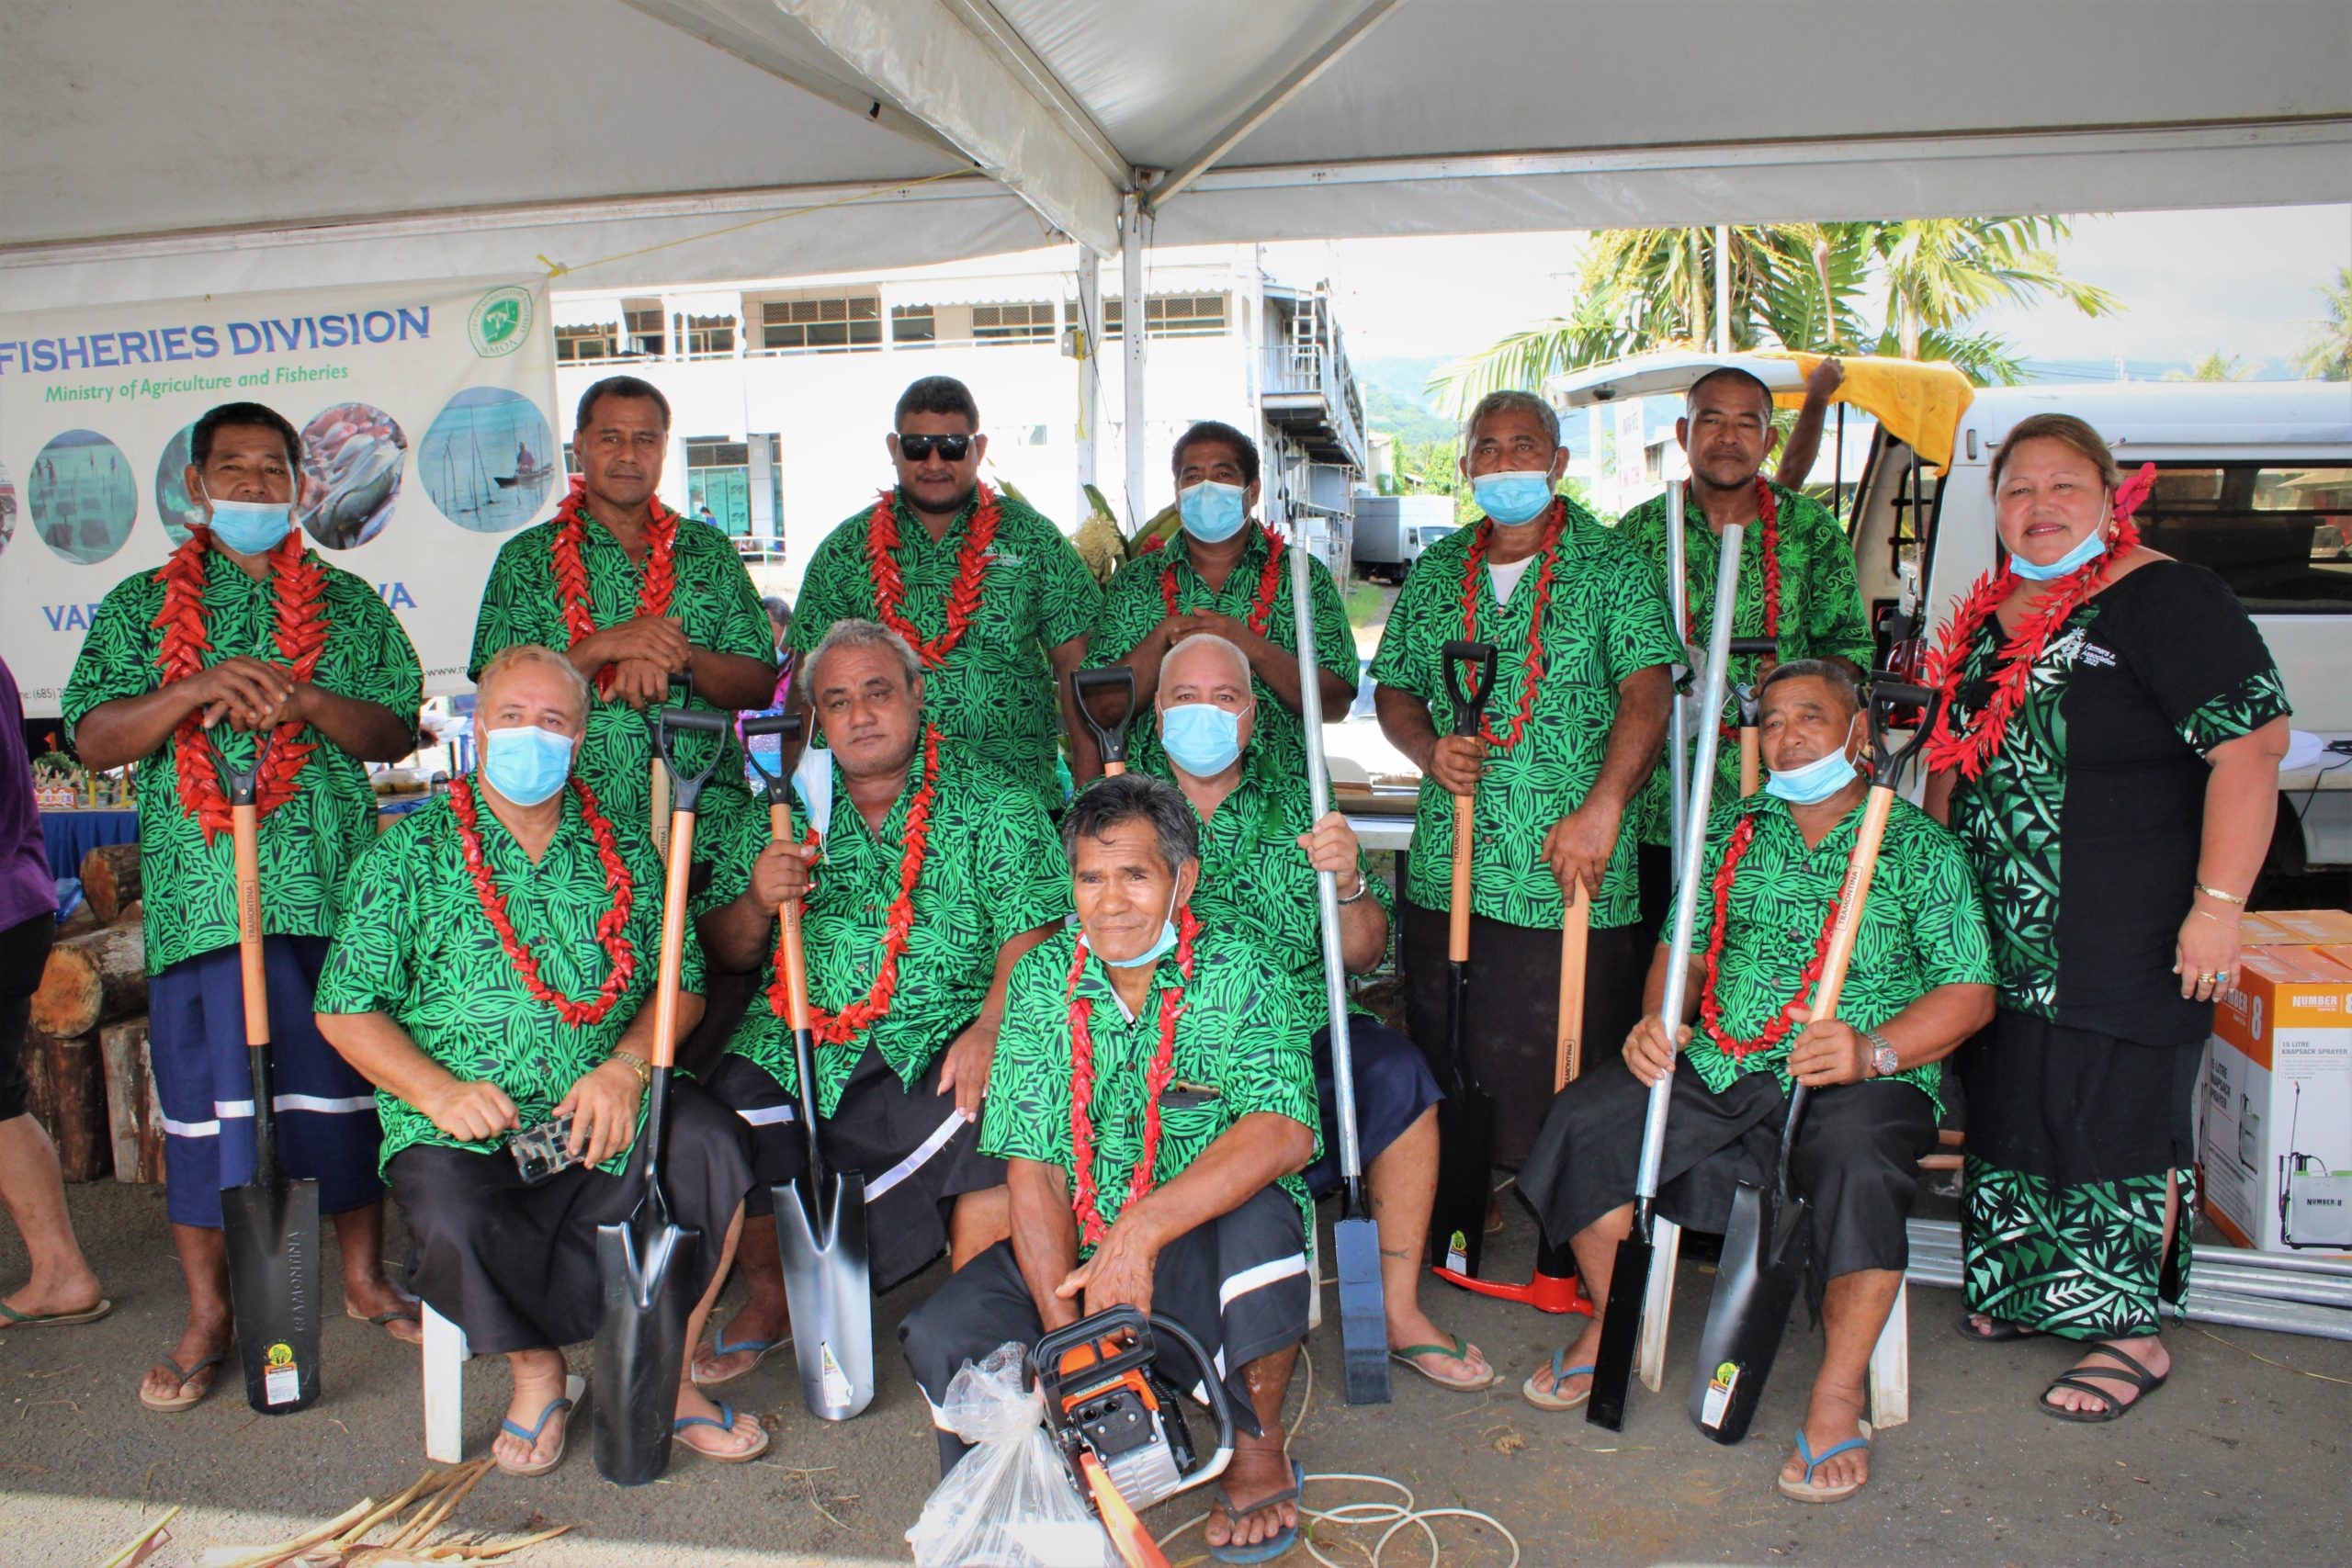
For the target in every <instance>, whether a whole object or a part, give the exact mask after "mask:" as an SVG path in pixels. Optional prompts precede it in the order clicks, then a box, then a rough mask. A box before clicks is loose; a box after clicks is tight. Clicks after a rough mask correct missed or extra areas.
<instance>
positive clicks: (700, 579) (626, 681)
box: [466, 376, 775, 840]
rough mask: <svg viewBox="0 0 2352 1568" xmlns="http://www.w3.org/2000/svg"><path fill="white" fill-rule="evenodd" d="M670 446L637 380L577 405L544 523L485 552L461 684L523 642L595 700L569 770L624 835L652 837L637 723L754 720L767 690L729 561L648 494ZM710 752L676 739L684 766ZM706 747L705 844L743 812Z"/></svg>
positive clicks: (746, 807) (735, 769)
mask: <svg viewBox="0 0 2352 1568" xmlns="http://www.w3.org/2000/svg"><path fill="white" fill-rule="evenodd" d="M669 445H670V402H669V400H668V399H666V398H664V397H663V396H662V392H661V389H659V388H657V387H655V386H654V385H653V384H652V383H651V382H650V381H641V380H639V379H638V378H636V377H634V376H608V377H606V378H605V379H604V380H601V381H599V382H597V383H596V384H595V385H594V386H593V387H591V388H589V389H587V390H586V391H585V392H583V393H582V394H581V396H580V412H579V419H578V422H577V427H576V428H575V429H574V431H573V432H572V436H571V449H572V454H573V456H574V457H576V458H577V459H578V461H579V464H580V475H579V478H578V479H574V480H573V481H572V487H571V494H569V495H567V496H565V497H564V499H563V504H562V505H561V506H560V507H558V508H557V509H556V514H555V515H554V516H553V517H552V518H550V519H549V520H548V521H547V522H545V523H542V524H540V525H538V526H537V527H536V528H526V529H525V530H523V532H521V533H519V534H517V535H515V536H514V537H513V538H512V539H509V540H508V541H507V542H506V544H505V546H504V547H503V548H501V549H500V550H499V552H498V562H497V564H496V565H494V566H492V568H491V570H490V581H489V582H488V583H487V584H485V585H484V586H483V588H482V594H481V618H480V619H479V620H477V621H476V622H475V623H474V647H473V655H472V657H471V659H470V660H469V662H468V669H467V671H466V672H467V675H468V676H469V678H470V679H472V680H475V681H480V680H481V672H482V671H483V670H484V669H485V668H487V667H488V666H489V663H490V661H491V660H492V658H493V657H494V656H496V655H497V654H498V653H499V652H500V651H501V650H503V649H509V648H514V647H516V646H518V645H520V644H524V643H530V644H533V645H535V646H538V647H545V648H552V649H556V650H557V651H558V652H560V653H564V654H566V655H567V656H568V657H570V659H571V663H572V667H573V668H574V669H576V670H578V671H580V672H581V673H582V675H584V676H586V677H587V678H588V680H589V681H590V682H592V683H593V684H594V687H595V690H596V694H597V698H598V701H597V702H596V703H595V704H594V706H593V707H592V708H591V709H590V711H589V715H588V735H587V739H585V740H584V741H582V743H581V748H580V756H579V760H578V761H577V763H576V764H575V766H576V769H577V772H578V773H579V774H580V776H581V777H582V778H583V779H585V780H587V781H588V784H589V785H590V787H591V788H593V789H594V790H595V792H596V798H597V799H598V800H599V801H601V802H603V803H604V808H605V812H606V813H607V814H608V815H609V816H610V817H611V818H612V819H613V822H614V823H615V824H616V826H617V827H618V828H619V829H621V830H622V831H624V832H629V833H646V832H650V831H651V830H652V828H653V826H654V824H653V820H652V819H653V785H652V779H653V730H652V726H651V720H652V716H653V715H652V710H654V709H656V708H659V707H661V706H662V705H665V704H666V705H673V706H676V705H684V706H688V707H697V708H708V709H717V710H719V711H723V712H727V713H729V714H731V713H733V712H734V711H736V710H738V709H741V708H760V707H764V706H766V705H767V701H768V697H769V694H771V693H772V692H773V691H774V690H775V642H774V639H773V636H772V634H771V631H770V628H769V626H768V618H767V616H766V615H765V614H764V613H763V612H762V610H761V608H760V595H759V592H758V591H757V590H756V589H754V588H753V587H752V578H751V574H750V573H749V572H747V571H745V570H743V562H742V559H741V558H740V557H738V556H737V555H736V553H735V547H734V546H733V545H731V544H729V542H728V540H727V537H726V536H725V535H723V534H721V533H719V532H718V530H717V529H715V528H687V527H681V526H680V524H681V523H682V522H683V521H684V520H683V519H681V518H680V517H679V515H678V514H677V513H674V512H673V511H671V510H670V509H669V508H668V507H666V506H664V505H662V502H661V500H660V499H659V498H658V497H657V496H656V494H655V493H654V492H655V491H657V490H658V489H659V488H660V486H661V483H662V462H663V460H664V458H665V457H667V456H668V454H669ZM673 682H679V683H684V690H683V692H682V691H680V690H679V688H678V686H676V685H673ZM710 744H711V743H710V742H709V741H707V740H705V739H703V738H702V737H701V736H699V735H686V736H683V737H681V738H680V739H679V742H678V751H679V758H680V761H681V762H682V763H684V765H685V766H686V767H688V768H689V769H696V768H699V767H700V766H701V765H702V764H703V762H705V761H707V760H708V754H707V751H706V750H702V749H703V748H706V747H707V746H708V745H710ZM719 745H720V747H721V754H720V757H719V760H718V767H717V768H716V769H715V770H714V771H713V772H712V773H711V778H710V784H709V785H708V786H707V788H706V789H705V790H704V792H703V796H702V815H703V818H704V826H703V832H704V833H705V834H706V835H710V836H712V837H713V838H714V840H715V839H716V835H717V833H718V829H720V828H722V827H724V828H728V829H732V828H733V827H734V826H735V825H736V824H737V823H738V822H740V821H741V818H745V817H748V816H749V815H750V814H751V809H752V800H751V795H750V792H749V791H748V789H747V788H746V787H745V784H744V773H743V756H742V750H741V746H740V745H739V744H738V743H737V741H736V740H735V739H734V737H733V735H732V734H731V733H730V734H729V735H728V736H727V738H726V739H723V740H722V741H720V742H719ZM662 827H663V828H665V829H666V827H667V823H666V822H664V823H663V824H662Z"/></svg>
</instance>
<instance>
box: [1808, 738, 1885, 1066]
mask: <svg viewBox="0 0 2352 1568" xmlns="http://www.w3.org/2000/svg"><path fill="white" fill-rule="evenodd" d="M1893 809H1894V790H1893V789H1891V788H1888V787H1886V786H1883V785H1878V786H1874V787H1872V789H1871V793H1870V800H1869V803H1868V804H1867V805H1865V806H1864V807H1862V825H1861V826H1860V828H1858V829H1855V830H1854V852H1853V853H1852V854H1851V855H1849V856H1848V857H1847V861H1846V881H1845V885H1844V886H1841V887H1839V888H1838V923H1837V924H1836V925H1835V926H1833V927H1831V928H1830V931H1829V948H1828V951H1827V952H1826V953H1823V955H1822V960H1821V979H1820V980H1819V981H1818V982H1817V983H1816V984H1815V986H1814V987H1813V1010H1812V1012H1811V1013H1810V1015H1809V1021H1812V1022H1815V1023H1817V1022H1819V1021H1821V1020H1823V1019H1825V1018H1835V1017H1837V1016H1838V993H1839V992H1841V991H1843V990H1844V989H1845V988H1846V968H1847V965H1849V964H1851V963H1852V962H1853V960H1854V940H1855V938H1857V937H1858V936H1860V934H1861V930H1862V906H1863V905H1864V904H1866V903H1868V902H1869V900H1870V896H1871V878H1872V877H1873V876H1875V875H1876V874H1877V873H1878V850H1879V845H1880V843H1881V842H1882V841H1883V840H1884V839H1885V838H1886V818H1887V814H1888V813H1889V812H1891V811H1892V810H1893Z"/></svg>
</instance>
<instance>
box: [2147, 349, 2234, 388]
mask: <svg viewBox="0 0 2352 1568" xmlns="http://www.w3.org/2000/svg"><path fill="white" fill-rule="evenodd" d="M2253 374H2254V367H2253V366H2251V365H2248V364H2247V363H2246V362H2245V360H2243V359H2241V358H2239V357H2238V356H2237V355H2234V354H2223V353H2222V351H2221V350H2220V349H2218V348H2217V349H2215V350H2214V351H2213V352H2212V353H2211V354H2209V355H2206V356H2205V357H2204V358H2202V359H2200V360H2199V361H2198V362H2197V363H2196V364H2194V365H2192V366H2190V367H2188V369H2186V370H2167V371H2165V375H2164V378H2165V380H2167V381H2243V380H2245V378H2247V377H2249V376H2251V375H2253Z"/></svg>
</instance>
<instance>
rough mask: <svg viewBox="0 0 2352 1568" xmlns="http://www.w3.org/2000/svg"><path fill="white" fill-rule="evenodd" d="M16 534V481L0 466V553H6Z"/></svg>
mask: <svg viewBox="0 0 2352 1568" xmlns="http://www.w3.org/2000/svg"><path fill="white" fill-rule="evenodd" d="M16 536H17V481H16V480H14V479H10V478H9V477H8V470H7V469H6V468H0V554H6V552H7V548H8V543H9V541H10V540H12V539H14V538H15V537H16Z"/></svg>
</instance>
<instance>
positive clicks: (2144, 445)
mask: <svg viewBox="0 0 2352 1568" xmlns="http://www.w3.org/2000/svg"><path fill="white" fill-rule="evenodd" d="M1724 364H1732V365H1737V366H1738V367H1740V368H1742V369H1745V370H1748V371H1751V372H1753V373H1754V374H1756V375H1757V376H1758V377H1760V378H1763V380H1764V382H1765V384H1766V385H1767V386H1769V387H1770V388H1772V389H1774V391H1775V393H1776V394H1781V397H1782V400H1783V401H1784V402H1785V401H1788V400H1792V398H1793V397H1794V396H1796V395H1800V394H1801V393H1802V391H1803V389H1804V379H1803V372H1802V369H1801V367H1800V366H1799V365H1798V364H1797V362H1795V361H1793V360H1792V359H1789V358H1785V357H1782V356H1780V355H1751V354H1736V355H1707V354H1701V353H1696V352H1691V351H1683V352H1677V353H1668V354H1656V355H1643V356H1641V357H1640V358H1638V359H1633V360H1623V361H1619V362H1618V363H1617V364H1616V365H1614V366H1598V367H1593V368H1591V369H1589V370H1583V371H1578V372H1576V373H1574V374H1572V375H1569V376H1566V377H1562V378H1558V379H1556V380H1555V381H1554V382H1553V383H1552V385H1551V387H1550V389H1549V390H1550V392H1551V395H1552V397H1553V400H1555V402H1559V403H1561V404H1563V405H1566V406H1571V407H1574V406H1582V405H1584V404H1587V403H1590V402H1599V401H1610V400H1615V399H1618V398H1622V397H1629V396H1631V397H1639V396H1656V395H1661V394H1666V393H1669V392H1676V391H1679V390H1680V389H1681V388H1683V387H1687V386H1688V385H1689V384H1690V383H1691V381H1693V380H1696V379H1697V378H1699V377H1700V376H1702V375H1703V374H1705V372H1706V371H1707V370H1708V369H1710V368H1713V367H1715V366H1718V365H1724ZM2044 412H2064V413H2071V414H2074V415H2076V416H2077V417H2079V418H2082V419H2085V420H2087V421H2089V422H2090V423H2091V425H2092V427H2093V428H2095V429H2096V430H2098V433H2099V434H2101V435H2103V436H2105V437H2106V438H2107V440H2108V442H2109V444H2110V445H2111V446H2113V447H2114V449H2115V456H2116V459H2117V461H2118V462H2120V464H2121V465H2122V466H2123V469H2124V472H2125V473H2127V474H2129V473H2131V471H2132V470H2134V469H2136V468H2139V467H2140V466H2141V465H2142V464H2143V463H2149V462H2153V463H2154V464H2155V465H2156V468H2157V479H2156V487H2155V490H2154V492H2153V493H2152V494H2151V495H2150V496H2149V498H2148V500H2147V501H2146V502H2144V503H2143V505H2142V506H2141V508H2140V512H2139V513H2138V521H2139V524H2140V527H2141V531H2142V534H2143V537H2145V539H2146V540H2147V542H2148V544H2149V545H2150V546H2151V547H2154V548H2155V549H2159V550H2162V551H2164V552H2165V554H2166V555H2170V556H2175V557H2177V558H2180V559H2182V560H2188V561H2194V562H2196V563H2197V564H2198V565H2199V566H2204V567H2208V568H2210V569H2211V570H2213V571H2215V572H2217V573H2219V574H2220V576H2221V577H2222V581H2225V582H2227V583H2228V584H2229V585H2230V587H2231V588H2232V589H2233V590H2234V591H2235V592H2236V593H2237V595H2238V599H2239V602H2240V603H2242V604H2245V607H2246V610H2247V611H2248V612H2249V613H2250V614H2251V615H2253V616H2254V620H2255V624H2256V626H2259V627H2260V628H2261V629H2262V635H2263V637H2265V639H2266V640H2267V641H2268V643H2269V645H2270V651H2271V654H2272V657H2274V658H2275V659H2277V660H2278V668H2279V670H2280V671H2281V672H2282V673H2283V674H2284V675H2285V677H2286V682H2287V696H2288V700H2289V702H2290V703H2291V704H2292V705H2293V706H2294V710H2295V717H2294V721H2293V722H2294V728H2296V729H2297V730H2298V731H2301V732H2305V733H2307V734H2309V735H2310V736H2312V737H2313V738H2314V739H2312V740H2307V741H2304V742H2303V743H2302V744H2301V747H2299V749H2298V751H2297V753H2296V754H2294V755H2290V758H2289V765H2288V768H2287V769H2286V771H2285V772H2284V773H2282V774H2281V775H2280V778H2279V781H2278V783H2279V794H2280V796H2281V800H2280V812H2279V824H2280V828H2279V832H2278V837H2277V839H2276V840H2274V842H2273V846H2272V851H2271V866H2272V868H2273V869H2276V870H2279V871H2284V872H2290V873H2291V872H2301V871H2305V870H2310V869H2318V868H2331V869H2333V868H2342V867H2352V383H2347V382H2341V381H2336V382H2323V381H2287V382H2234V383H2233V382H2193V381H2192V382H2128V383H2110V384H2104V385H2091V386H2036V387H1996V388H1985V389H1977V390H1976V391H1974V392H1973V395H1972V396H1971V398H1970V400H1969V401H1968V403H1967V406H1966V407H1965V408H1964V409H1962V411H1961V412H1960V415H1959V419H1958V423H1957V426H1956V428H1955V429H1954V431H1953V433H1952V441H1951V452H1950V454H1949V466H1948V468H1946V471H1945V472H1944V473H1943V475H1942V476H1941V478H1938V477H1937V476H1936V475H1935V474H1934V473H1933V472H1931V471H1930V469H1931V468H1934V467H1935V466H1937V465H1938V464H1939V463H1940V462H1942V461H1944V460H1945V457H1946V455H1945V454H1943V453H1941V452H1930V453H1928V454H1927V455H1926V456H1925V457H1924V458H1923V457H1922V456H1921V455H1920V454H1919V453H1917V452H1915V451H1914V450H1913V448H1912V447H1911V446H1908V445H1906V444H1905V442H1904V441H1902V440H1900V439H1898V438H1896V437H1895V436H1894V434H1891V433H1890V432H1889V430H1888V429H1887V428H1886V427H1885V425H1883V424H1882V425H1881V427H1880V428H1879V430H1878V432H1877V434H1875V436H1874V437H1873V439H1872V442H1871V455H1870V457H1869V459H1868V461H1867V462H1866V463H1865V464H1864V466H1863V468H1862V471H1861V474H1860V479H1859V482H1858V483H1857V484H1856V485H1855V487H1854V489H1853V491H1852V506H1851V515H1850V516H1849V519H1848V529H1849V533H1850V534H1851V536H1852V537H1853V540H1854V564H1855V573H1856V576H1857V578H1858V579H1859V581H1860V585H1861V592H1862V600H1863V603H1864V604H1865V605H1866V606H1867V607H1868V609H1869V612H1870V615H1871V625H1872V626H1873V627H1875V628H1878V629H1879V633H1880V642H1879V667H1880V668H1882V669H1888V668H1892V669H1896V670H1901V671H1905V672H1906V673H1907V672H1911V671H1916V669H1917V657H1918V651H1919V642H1918V639H1917V638H1916V637H1915V638H1913V639H1911V640H1910V641H1909V642H1908V643H1905V644H1897V643H1895V642H1894V641H1893V639H1891V638H1890V637H1888V635H1887V627H1888V625H1889V623H1890V622H1891V621H1892V620H1894V617H1895V615H1897V613H1898V612H1903V613H1915V614H1917V613H1921V612H1924V614H1923V615H1922V618H1923V620H1924V622H1925V630H1926V632H1927V633H1928V635H1932V633H1933V631H1934V630H1935V628H1936V627H1937V626H1939V625H1940V624H1941V622H1942V620H1943V618H1944V616H1945V615H1948V614H1949V613H1950V610H1951V604H1952V601H1953V600H1954V599H1955V598H1957V597H1958V596H1959V595H1960V594H1962V593H1963V592H1966V591H1967V589H1968V586H1969V585H1970V584H1971V583H1973V581H1975V580H1976V578H1977V575H1978V574H1979V573H1981V572H1983V571H1985V570H1986V569H1987V568H1989V567H1990V566H1992V564H1993V559H1994V555H1995V540H1994V531H1993V500H1992V492H1991V490H1990V488H1989V486H1988V484H1987V476H1988V474H1989V472H1990V468H1989V465H1990V462H1991V458H1992V455H1993V452H1994V450H1995V448H1996V447H1997V446H1999V445H2000V443H2001V442H2002V441H2003V440H2005V439H2007V435H2008V433H2009V431H2010V429H2011V428H2012V427H2013V426H2015V425H2016V424H2017V423H2018V421H2019V420H2022V419H2024V418H2026V417H2027V416H2028V415H2030V414H2036V413H2044ZM2337 741H2342V742H2345V743H2346V750H2342V751H2333V750H2324V749H2320V750H2316V751H2315V752H2314V748H2315V747H2316V748H2324V747H2325V746H2326V745H2327V744H2328V743H2331V742H2337Z"/></svg>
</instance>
